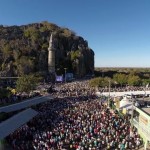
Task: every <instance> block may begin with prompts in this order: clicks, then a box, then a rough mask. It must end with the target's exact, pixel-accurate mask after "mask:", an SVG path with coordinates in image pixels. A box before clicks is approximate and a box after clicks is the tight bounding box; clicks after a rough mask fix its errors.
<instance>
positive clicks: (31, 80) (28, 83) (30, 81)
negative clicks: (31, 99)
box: [16, 75, 39, 94]
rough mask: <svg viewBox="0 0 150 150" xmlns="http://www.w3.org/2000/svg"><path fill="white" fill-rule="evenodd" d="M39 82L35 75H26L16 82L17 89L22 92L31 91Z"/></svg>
mask: <svg viewBox="0 0 150 150" xmlns="http://www.w3.org/2000/svg"><path fill="white" fill-rule="evenodd" d="M38 82H39V78H38V77H35V76H34V75H24V76H22V77H20V78H19V79H18V80H17V82H16V90H17V92H20V93H23V92H25V93H28V94H29V93H30V91H32V90H34V89H35V87H36V85H37V84H38Z"/></svg>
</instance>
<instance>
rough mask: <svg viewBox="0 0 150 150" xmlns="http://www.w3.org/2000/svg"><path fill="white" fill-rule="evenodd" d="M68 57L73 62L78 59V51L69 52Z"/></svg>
mask: <svg viewBox="0 0 150 150" xmlns="http://www.w3.org/2000/svg"><path fill="white" fill-rule="evenodd" d="M70 56H71V61H74V60H76V59H77V58H79V57H80V51H79V50H76V51H71V52H70Z"/></svg>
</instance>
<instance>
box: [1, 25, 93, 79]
mask: <svg viewBox="0 0 150 150" xmlns="http://www.w3.org/2000/svg"><path fill="white" fill-rule="evenodd" d="M52 32H53V34H54V36H55V41H54V43H55V48H56V62H55V63H56V72H57V70H58V73H64V68H67V72H73V73H74V74H76V75H77V76H80V77H81V76H84V75H86V74H93V72H94V52H93V50H92V49H90V48H89V46H88V42H87V41H86V40H84V39H83V38H82V37H80V36H77V35H76V34H75V33H74V32H73V31H71V30H69V29H67V28H61V27H58V26H57V25H55V24H52V23H48V22H42V23H35V24H29V25H23V26H10V27H8V26H7V27H6V26H0V74H1V73H2V74H3V73H4V72H5V74H6V76H18V75H19V76H20V75H22V74H29V73H34V72H41V73H47V69H48V64H47V59H48V50H47V48H48V41H49V37H50V34H51V33H52ZM10 66H11V67H10Z"/></svg>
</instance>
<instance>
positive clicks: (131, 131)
mask: <svg viewBox="0 0 150 150" xmlns="http://www.w3.org/2000/svg"><path fill="white" fill-rule="evenodd" d="M131 99H132V113H131V130H130V136H132V133H133V111H134V109H133V107H134V105H133V95H132V97H131Z"/></svg>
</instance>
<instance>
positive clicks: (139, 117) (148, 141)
mask: <svg viewBox="0 0 150 150" xmlns="http://www.w3.org/2000/svg"><path fill="white" fill-rule="evenodd" d="M131 123H132V125H133V126H134V127H136V129H137V130H138V133H139V134H140V136H141V137H142V138H143V141H144V143H145V144H144V149H145V150H147V149H148V148H150V108H148V107H143V108H138V107H134V113H133V119H132V120H131Z"/></svg>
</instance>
